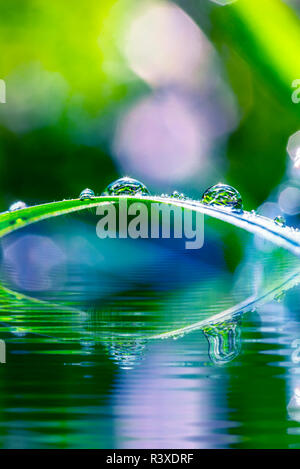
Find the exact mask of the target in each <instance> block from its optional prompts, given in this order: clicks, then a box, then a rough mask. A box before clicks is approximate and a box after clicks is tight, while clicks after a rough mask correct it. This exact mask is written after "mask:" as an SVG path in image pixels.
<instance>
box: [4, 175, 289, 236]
mask: <svg viewBox="0 0 300 469" xmlns="http://www.w3.org/2000/svg"><path fill="white" fill-rule="evenodd" d="M101 195H102V196H121V195H129V196H149V195H150V192H149V190H148V189H147V187H146V186H145V184H143V183H142V182H140V181H138V180H137V179H133V178H130V177H122V178H119V179H117V180H116V181H114V182H112V183H110V184H109V185H108V186H107V187H106V188H105V190H104V191H103V192H102V194H101ZM94 197H96V196H95V193H94V191H93V190H92V189H88V188H86V189H84V190H83V191H82V192H81V193H80V195H79V199H80V200H88V199H93V198H94ZM161 197H162V198H173V199H177V200H188V199H189V198H188V197H187V196H186V195H184V194H182V193H179V192H178V191H174V192H173V193H172V194H171V195H169V194H161ZM200 202H201V203H202V204H204V205H210V206H215V207H220V208H229V209H230V210H232V211H235V212H237V213H238V212H240V213H242V212H243V202H242V197H241V195H240V193H239V192H238V191H237V190H236V189H235V188H234V187H232V186H229V185H227V184H223V183H218V184H215V185H214V186H211V187H209V188H208V189H206V191H205V192H204V193H203V195H202V197H201V200H200ZM26 207H27V205H26V204H25V202H22V201H18V202H14V203H13V204H12V205H11V206H10V207H9V209H8V210H9V211H10V212H14V211H16V210H20V209H23V208H26ZM252 213H254V214H255V211H252ZM274 222H275V223H276V224H277V225H278V226H281V227H285V226H286V221H285V219H284V217H282V216H281V215H279V216H277V217H275V218H274Z"/></svg>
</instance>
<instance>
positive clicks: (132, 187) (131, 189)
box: [102, 177, 150, 195]
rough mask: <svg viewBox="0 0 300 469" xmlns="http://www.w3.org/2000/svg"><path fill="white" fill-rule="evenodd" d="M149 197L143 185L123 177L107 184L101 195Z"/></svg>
mask: <svg viewBox="0 0 300 469" xmlns="http://www.w3.org/2000/svg"><path fill="white" fill-rule="evenodd" d="M138 194H139V195H149V194H150V192H149V191H148V189H147V187H146V186H145V184H143V183H142V182H140V181H138V180H137V179H132V178H129V177H123V178H120V179H117V180H116V181H114V182H112V183H111V184H109V185H108V186H107V187H106V189H105V190H104V191H103V192H102V195H138Z"/></svg>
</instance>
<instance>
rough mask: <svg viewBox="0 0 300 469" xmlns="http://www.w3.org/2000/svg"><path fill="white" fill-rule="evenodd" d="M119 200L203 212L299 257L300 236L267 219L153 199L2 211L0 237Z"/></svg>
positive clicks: (77, 202) (68, 202) (109, 199)
mask: <svg viewBox="0 0 300 469" xmlns="http://www.w3.org/2000/svg"><path fill="white" fill-rule="evenodd" d="M121 199H122V200H131V201H135V202H142V203H144V204H147V205H148V206H149V205H150V204H152V203H161V204H165V205H173V206H177V207H182V208H185V209H189V210H192V211H195V212H199V213H203V214H204V215H207V216H210V217H213V218H216V219H219V220H222V221H224V222H226V223H229V224H231V225H234V226H236V227H239V228H242V229H244V230H246V231H248V232H250V233H253V234H256V235H259V236H261V237H263V238H265V239H266V240H268V241H271V242H272V243H274V244H276V245H277V246H280V247H283V248H284V249H287V250H289V251H290V252H292V253H293V254H295V255H298V256H299V255H300V233H299V232H297V231H295V230H294V229H293V228H290V227H282V226H279V225H277V224H276V223H274V221H273V220H271V219H269V218H266V217H262V216H260V215H257V214H255V213H251V212H247V211H244V212H234V211H232V210H230V209H226V207H222V208H220V207H217V206H207V205H204V204H202V203H201V202H199V201H192V200H184V201H183V200H176V199H174V198H165V197H164V198H161V197H155V196H147V197H145V196H142V197H132V196H118V197H117V196H111V197H106V196H105V197H104V196H99V197H95V198H93V199H88V200H79V199H70V200H63V201H61V202H51V203H47V204H42V205H34V206H32V207H26V208H23V209H20V210H16V211H14V212H9V211H8V212H3V213H1V214H0V237H3V236H5V235H7V234H9V233H11V232H13V231H15V230H17V229H20V228H23V227H25V226H28V225H30V224H31V223H36V222H39V221H42V220H45V219H48V218H52V217H57V216H60V215H64V214H67V213H72V212H76V211H80V210H84V209H87V208H91V207H97V206H98V205H99V204H103V203H118V202H119V201H120V200H121Z"/></svg>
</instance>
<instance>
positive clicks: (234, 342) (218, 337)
mask: <svg viewBox="0 0 300 469" xmlns="http://www.w3.org/2000/svg"><path fill="white" fill-rule="evenodd" d="M203 332H204V334H205V336H206V338H207V340H208V344H209V349H208V354H209V357H210V359H211V361H212V362H213V363H215V364H216V365H224V364H225V363H228V362H230V361H232V360H233V359H234V358H236V357H237V356H238V355H239V354H240V351H241V340H240V339H241V330H240V326H239V323H238V322H237V321H226V322H223V323H220V324H214V325H212V326H208V327H205V328H204V329H203Z"/></svg>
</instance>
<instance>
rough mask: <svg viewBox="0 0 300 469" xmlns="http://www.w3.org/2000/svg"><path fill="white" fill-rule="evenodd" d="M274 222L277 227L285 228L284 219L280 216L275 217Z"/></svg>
mask: <svg viewBox="0 0 300 469" xmlns="http://www.w3.org/2000/svg"><path fill="white" fill-rule="evenodd" d="M274 222H275V223H276V225H279V226H285V225H286V221H285V218H284V217H282V216H281V215H278V216H277V217H275V218H274Z"/></svg>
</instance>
